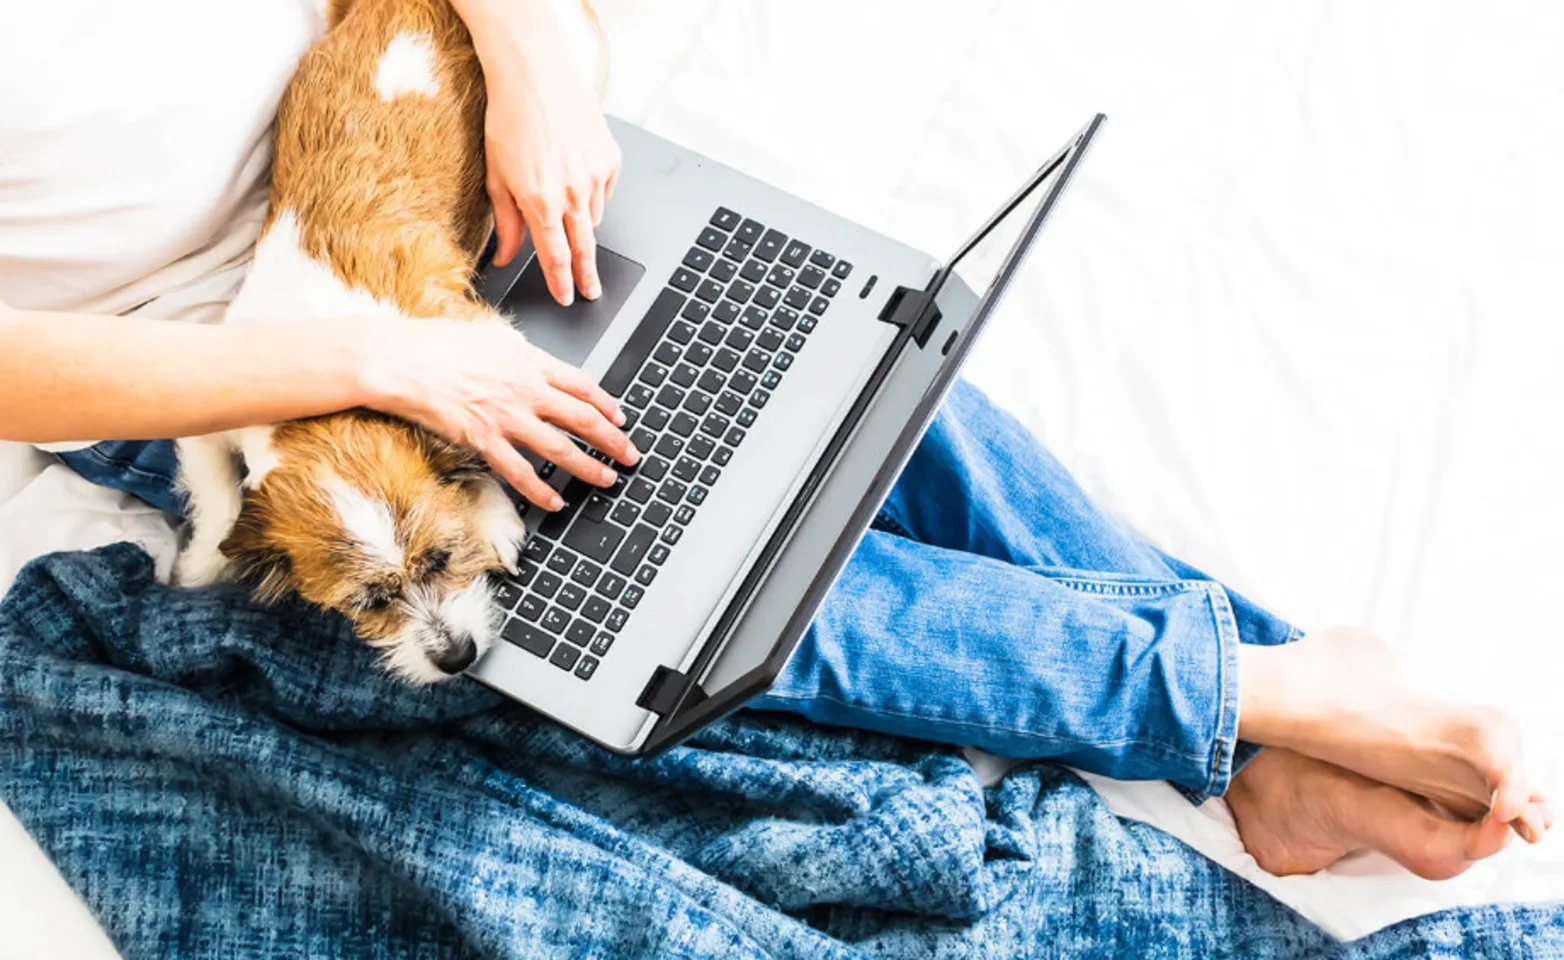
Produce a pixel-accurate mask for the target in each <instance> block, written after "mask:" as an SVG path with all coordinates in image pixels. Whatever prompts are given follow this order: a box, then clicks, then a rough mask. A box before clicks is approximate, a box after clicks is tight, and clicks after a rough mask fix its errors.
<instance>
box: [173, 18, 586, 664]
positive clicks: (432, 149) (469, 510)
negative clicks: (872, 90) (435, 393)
mask: <svg viewBox="0 0 1564 960" xmlns="http://www.w3.org/2000/svg"><path fill="white" fill-rule="evenodd" d="M556 7H557V8H560V12H561V13H563V14H565V15H567V16H574V17H576V18H578V19H579V18H583V17H584V18H585V20H584V22H586V23H587V24H588V26H589V27H590V30H591V31H592V32H593V33H594V34H595V42H596V45H597V46H598V48H599V49H598V50H597V51H596V53H597V55H598V61H597V63H588V64H583V66H584V67H585V68H587V69H588V70H589V76H593V77H594V79H595V80H596V82H597V84H598V89H599V92H600V93H601V90H602V76H603V75H602V72H601V67H600V64H601V62H602V60H601V54H602V48H603V37H602V33H601V30H600V29H598V27H597V21H596V18H595V17H594V16H592V13H591V10H590V7H587V6H586V5H585V4H584V2H583V0H557V2H556ZM580 25H581V24H580V23H577V24H574V25H573V26H577V27H579V26H580ZM578 32H579V31H578ZM485 102H486V101H485V94H484V85H483V74H482V69H481V67H480V65H479V63H478V58H477V55H476V53H475V52H474V50H473V45H472V40H471V38H470V36H469V34H468V32H467V29H466V27H465V26H464V25H463V23H462V21H461V19H460V18H459V17H458V16H457V15H456V13H455V11H454V10H453V9H452V8H451V6H450V4H449V3H448V2H447V0H331V2H330V4H329V7H328V9H327V29H326V32H325V34H324V36H323V37H322V38H321V39H320V41H319V42H318V43H316V44H315V45H314V46H313V47H312V48H311V49H310V50H309V52H308V53H306V54H305V56H304V57H303V59H302V60H301V62H300V64H299V67H298V69H297V71H296V73H295V74H294V76H293V78H292V80H291V81H290V82H289V85H288V87H287V89H286V90H285V91H284V94H283V97H282V101H281V103H280V105H279V108H278V114H277V121H276V128H275V134H274V156H273V172H272V188H271V205H270V209H269V211H268V214H267V219H266V221H265V223H264V224H263V226H262V232H261V236H260V239H259V241H258V242H257V245H256V249H255V256H254V262H253V265H252V267H251V270H250V273H249V275H248V276H247V278H246V280H245V282H244V284H243V286H242V288H241V290H240V291H239V294H238V295H237V296H236V297H235V299H234V301H233V302H232V304H231V305H230V306H229V308H228V311H227V314H226V316H225V319H224V322H226V323H266V322H274V321H281V320H301V319H310V318H326V317H335V316H343V315H349V314H355V315H370V316H375V315H386V316H389V315H395V316H402V317H410V318H434V317H446V318H460V319H464V320H467V321H470V322H473V323H508V321H507V320H506V319H505V318H504V317H502V316H501V315H499V314H498V313H496V312H495V311H494V310H492V309H490V308H489V307H488V306H487V305H485V304H483V303H481V302H480V301H479V300H478V299H477V298H476V296H475V295H474V294H473V292H472V289H471V286H470V277H471V276H472V271H473V269H474V266H475V264H476V262H477V259H478V257H479V255H480V254H481V252H482V249H483V246H484V244H485V242H486V240H487V237H488V234H489V231H490V227H491V223H492V217H491V210H490V207H489V201H488V198H487V194H486V191H485V168H484V154H483V142H484V141H483V137H484V130H483V123H484V109H485ZM176 446H177V450H178V453H179V463H180V481H179V482H180V486H181V488H182V489H183V490H184V492H185V493H186V495H187V498H188V503H189V506H190V513H191V529H190V536H189V540H188V541H187V544H186V546H185V548H184V549H183V550H182V551H181V554H180V556H179V558H178V560H177V561H176V564H175V569H174V580H175V582H176V583H178V584H180V585H184V586H199V585H204V584H209V583H213V582H217V581H221V580H227V579H241V580H245V581H248V582H250V583H252V584H253V585H254V593H255V596H256V597H257V598H258V599H259V600H261V601H266V602H270V601H273V600H276V599H278V598H280V597H282V596H284V595H286V594H288V593H296V594H298V595H299V596H301V597H303V598H304V599H305V600H307V601H309V602H310V603H313V604H315V605H316V606H318V607H320V608H323V609H325V610H331V611H336V612H337V613H340V614H342V615H343V616H345V617H347V618H348V619H349V620H350V621H351V622H352V625H353V628H354V632H355V633H356V634H357V635H358V636H359V637H361V638H362V639H364V640H365V641H367V642H368V643H369V644H370V645H372V646H374V647H376V648H378V649H380V650H381V651H383V658H382V661H383V663H384V665H385V666H386V667H387V668H388V669H390V670H391V671H392V672H393V673H395V674H396V675H398V676H400V677H402V678H404V679H406V680H408V681H410V682H413V683H429V682H434V681H438V680H442V679H445V678H447V677H450V676H453V675H455V674H458V673H460V672H461V671H462V670H464V669H466V668H467V667H468V666H469V665H471V664H472V663H473V662H474V661H475V660H476V659H477V658H478V657H479V656H481V655H482V654H483V653H484V652H485V651H486V650H487V648H488V647H489V645H490V644H492V643H493V641H494V639H495V633H496V630H497V626H498V622H499V614H500V611H499V610H498V609H497V608H496V606H495V604H494V601H493V599H492V597H491V583H490V579H489V578H490V575H491V574H494V573H497V572H499V571H509V572H512V573H514V572H515V571H516V563H517V560H518V557H519V554H520V550H521V547H522V544H523V543H524V541H525V539H526V528H525V526H524V524H523V522H522V520H521V517H520V515H519V513H518V511H517V510H516V507H515V505H514V504H513V503H512V501H511V499H510V496H509V495H508V494H507V492H506V489H505V488H504V487H503V486H502V485H501V484H500V482H499V481H498V480H497V479H495V478H494V476H493V475H492V474H490V473H489V472H488V471H487V469H486V468H485V465H484V463H483V462H482V461H481V460H480V459H479V458H478V457H477V456H476V455H475V454H473V453H471V452H470V451H468V450H466V449H465V448H462V447H459V446H457V445H455V444H452V443H449V442H447V441H445V440H443V439H441V438H440V437H438V436H436V435H434V434H432V433H430V432H428V431H425V430H423V429H422V428H419V427H417V426H414V425H412V424H410V423H406V422H404V421H401V420H398V419H395V418H392V417H388V416H383V415H380V414H376V413H372V412H368V411H361V410H354V411H348V412H344V413H340V414H335V415H331V416H324V417H317V418H313V419H307V420H298V421H291V422H287V423H281V424H276V425H272V426H265V427H253V428H245V429H240V430H233V431H228V432H226V433H219V434H211V435H207V436H202V437H192V438H185V439H181V440H179V441H178V442H177V445H176Z"/></svg>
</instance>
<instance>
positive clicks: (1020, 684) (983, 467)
mask: <svg viewBox="0 0 1564 960" xmlns="http://www.w3.org/2000/svg"><path fill="white" fill-rule="evenodd" d="M877 527H878V528H879V530H877V531H876V532H874V533H871V534H870V536H869V537H868V538H867V539H866V540H865V542H864V544H863V545H862V546H861V547H860V549H859V551H858V553H857V554H856V555H855V556H854V557H853V558H852V560H851V561H850V562H849V564H848V567H847V569H846V571H844V573H843V576H842V578H841V580H840V582H839V583H838V586H837V588H836V589H835V590H834V591H833V592H832V594H831V595H830V596H829V597H828V598H827V601H826V603H825V605H824V606H823V607H822V610H821V611H820V613H819V615H818V616H817V618H816V621H815V623H814V624H813V625H812V627H811V629H810V631H809V633H808V634H807V635H806V637H805V638H804V640H803V642H801V643H800V645H799V649H798V650H797V651H796V652H795V654H794V656H793V658H792V660H791V661H790V662H789V664H788V666H787V668H786V670H785V671H784V672H783V675H782V676H781V677H780V678H779V680H778V682H777V684H776V685H775V686H774V687H773V689H772V690H771V691H770V693H769V694H768V695H767V696H765V697H762V698H760V699H759V700H758V701H757V702H756V703H755V706H757V707H759V708H762V709H781V710H790V711H793V712H796V713H802V714H804V715H806V716H810V717H812V718H814V719H816V720H819V721H822V722H829V723H837V724H844V725H854V726H863V727H867V728H870V729H876V730H882V731H887V732H894V733H902V734H906V735H911V736H919V737H924V738H928V739H936V740H942V741H945V742H949V743H957V744H963V745H973V746H979V747H983V748H984V749H988V750H990V751H991V752H995V753H999V754H1004V755H1010V756H1023V757H1054V758H1058V759H1061V760H1065V761H1067V762H1070V763H1073V764H1075V765H1077V766H1080V767H1082V768H1083V769H1087V770H1092V771H1094V772H1099V773H1103V774H1106V775H1109V776H1115V777H1121V778H1128V777H1148V778H1162V779H1167V780H1170V781H1172V782H1174V783H1175V784H1178V785H1180V786H1181V787H1183V788H1185V789H1186V790H1187V791H1189V792H1191V793H1192V794H1193V796H1194V797H1195V798H1196V799H1199V798H1201V797H1204V796H1211V795H1220V794H1221V793H1222V792H1223V791H1224V790H1225V788H1226V786H1227V783H1228V780H1229V777H1230V775H1231V773H1232V772H1233V771H1234V770H1236V769H1237V768H1239V767H1241V766H1242V764H1243V763H1244V762H1245V761H1246V760H1247V759H1248V758H1250V757H1252V756H1253V755H1254V753H1255V749H1256V748H1254V747H1250V746H1248V745H1247V744H1243V743H1240V742H1238V740H1237V736H1238V733H1239V732H1240V731H1244V732H1246V733H1249V732H1255V739H1256V740H1257V741H1259V742H1265V743H1272V744H1277V745H1282V746H1288V747H1292V748H1293V749H1295V750H1298V751H1301V752H1304V753H1308V754H1309V755H1311V756H1315V757H1319V758H1321V759H1326V760H1329V761H1331V762H1333V763H1336V764H1339V765H1341V766H1343V767H1347V768H1349V769H1351V770H1354V771H1356V772H1357V773H1359V774H1362V775H1365V776H1369V777H1373V778H1375V779H1378V780H1382V781H1384V782H1387V783H1392V784H1395V785H1398V786H1401V787H1404V788H1406V789H1408V790H1413V791H1415V792H1418V793H1420V794H1422V795H1425V796H1434V797H1436V798H1438V799H1440V800H1441V801H1444V802H1446V803H1447V805H1450V806H1452V808H1453V809H1457V810H1458V811H1459V810H1460V801H1461V800H1463V799H1465V800H1467V801H1469V802H1471V803H1473V804H1476V805H1477V806H1476V808H1475V810H1474V809H1467V810H1464V811H1460V812H1463V813H1465V814H1467V815H1473V814H1474V813H1475V814H1480V813H1481V811H1482V810H1484V809H1486V808H1487V806H1488V805H1489V803H1490V802H1491V798H1492V797H1493V796H1495V795H1497V796H1498V797H1499V800H1500V802H1499V804H1498V805H1497V807H1496V809H1495V814H1496V815H1497V816H1498V817H1499V818H1500V819H1503V820H1511V819H1514V818H1516V817H1520V816H1525V817H1527V818H1528V820H1529V821H1530V824H1529V827H1526V828H1522V827H1519V826H1518V829H1522V831H1523V835H1528V834H1533V833H1537V832H1540V831H1539V830H1537V829H1536V828H1537V827H1538V825H1540V824H1541V823H1542V820H1543V818H1544V815H1545V809H1544V808H1543V807H1542V806H1539V805H1536V804H1530V799H1531V797H1530V794H1529V791H1528V789H1527V785H1526V781H1525V777H1524V774H1523V772H1522V770H1521V765H1520V762H1519V757H1520V754H1519V745H1518V741H1517V740H1516V738H1515V736H1514V728H1513V724H1510V723H1509V722H1508V720H1507V718H1503V717H1502V715H1497V714H1496V713H1495V712H1493V711H1486V712H1485V711H1473V710H1469V709H1464V708H1458V707H1454V706H1452V705H1449V704H1443V703H1439V702H1436V701H1431V700H1428V699H1427V698H1424V697H1420V696H1418V695H1416V694H1415V693H1413V692H1411V691H1410V690H1408V689H1407V688H1406V687H1405V685H1404V684H1402V683H1401V682H1400V681H1399V679H1398V678H1397V677H1396V676H1395V675H1394V672H1393V670H1391V669H1390V667H1389V666H1388V665H1387V664H1386V663H1385V662H1383V658H1381V657H1380V656H1379V655H1378V651H1379V650H1382V649H1383V647H1382V645H1380V646H1379V647H1377V648H1376V647H1375V645H1373V644H1369V643H1364V642H1358V643H1356V644H1347V643H1344V642H1341V641H1342V639H1343V638H1342V636H1341V634H1340V633H1339V632H1328V633H1327V634H1326V635H1322V636H1321V637H1320V638H1318V642H1310V641H1304V642H1302V643H1289V641H1293V640H1297V639H1298V638H1299V637H1300V634H1299V632H1298V631H1297V630H1295V629H1294V628H1293V627H1291V626H1290V625H1288V624H1287V623H1285V622H1284V621H1282V620H1280V619H1279V618H1276V617H1275V616H1273V615H1271V614H1270V613H1268V612H1266V611H1265V610H1264V609H1263V608H1260V607H1259V606H1257V605H1255V604H1253V603H1250V602H1249V601H1247V600H1246V599H1244V598H1243V597H1242V596H1240V595H1239V594H1237V593H1235V592H1234V591H1231V590H1228V589H1226V588H1225V587H1223V586H1221V585H1220V584H1218V583H1216V582H1214V581H1211V580H1210V579H1209V578H1207V577H1205V575H1204V574H1202V573H1200V571H1198V570H1195V569H1194V568H1192V567H1189V566H1188V565H1186V564H1183V563H1181V562H1179V561H1177V560H1175V559H1173V558H1171V557H1167V556H1166V555H1164V554H1162V553H1160V552H1158V551H1157V550H1155V549H1154V548H1152V547H1150V546H1148V545H1146V544H1145V543H1144V542H1142V541H1140V540H1139V539H1138V538H1136V537H1134V536H1133V535H1131V534H1129V533H1128V532H1127V531H1125V530H1124V529H1123V528H1122V527H1121V526H1120V525H1119V524H1118V523H1117V522H1116V521H1114V520H1113V519H1112V518H1110V517H1108V516H1107V515H1106V514H1104V513H1102V512H1101V511H1100V510H1098V509H1097V508H1096V507H1095V505H1093V504H1092V503H1091V501H1090V500H1089V498H1087V497H1086V495H1085V494H1084V492H1082V491H1081V490H1080V488H1079V487H1078V486H1077V485H1076V484H1075V482H1074V481H1073V479H1072V478H1071V477H1070V476H1069V474H1068V473H1067V472H1066V471H1065V470H1064V468H1063V467H1062V466H1060V465H1059V463H1058V462H1057V461H1056V460H1054V459H1053V458H1052V457H1051V456H1049V455H1048V453H1047V452H1046V451H1045V450H1044V449H1043V448H1042V446H1041V445H1040V444H1039V443H1038V442H1037V441H1036V440H1035V439H1034V438H1033V437H1031V435H1030V434H1028V433H1027V432H1026V430H1025V429H1024V428H1023V427H1021V426H1020V424H1018V423H1017V422H1016V421H1015V420H1014V419H1013V418H1011V417H1009V416H1008V415H1006V414H1004V413H1003V412H1002V411H999V410H998V409H997V408H996V407H994V406H993V405H992V404H991V403H990V402H988V400H987V399H986V398H985V397H983V395H982V394H981V393H979V392H978V391H977V390H976V389H974V388H971V387H969V386H966V385H959V386H958V387H957V388H956V390H955V391H953V393H952V395H951V397H950V400H949V402H948V403H947V404H946V406H945V408H944V409H943V410H942V412H941V414H940V416H939V417H938V418H937V420H936V422H935V423H934V424H933V426H932V427H931V429H930V431H929V434H928V435H927V437H926V438H925V440H924V442H923V444H922V445H921V446H920V447H919V448H918V450H917V451H916V453H915V454H914V456H913V457H912V459H911V461H910V462H909V464H908V467H907V469H906V471H904V473H903V475H902V477H901V478H900V480H899V482H898V484H897V486H896V488H895V489H894V491H893V492H892V494H891V496H890V497H889V498H888V500H887V503H886V505H885V509H884V511H883V512H882V514H881V516H880V518H879V519H878V521H877ZM888 534H895V535H888ZM1197 610H1198V612H1197ZM1241 677H1245V678H1247V679H1243V680H1241V679H1240V678H1241ZM1344 678H1345V679H1344ZM1348 680H1350V681H1351V682H1347V681H1348ZM1240 691H1241V695H1240ZM1398 742H1399V746H1397V744H1398ZM1528 838H1530V837H1529V836H1528Z"/></svg>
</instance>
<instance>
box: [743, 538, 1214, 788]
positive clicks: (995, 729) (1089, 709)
mask: <svg viewBox="0 0 1564 960" xmlns="http://www.w3.org/2000/svg"><path fill="white" fill-rule="evenodd" d="M1045 569H1049V568H1029V567H1021V566H1017V565H1015V564H1012V563H1007V562H1005V561H1002V560H996V559H993V558H990V557H984V556H978V555H976V554H972V553H966V552H963V551H960V550H950V549H946V548H942V547H937V546H932V545H929V544H923V543H918V542H916V541H913V540H910V539H908V538H906V537H902V536H897V535H895V534H891V533H888V532H886V531H883V530H874V531H871V532H870V533H869V534H868V535H867V536H866V537H865V538H864V541H863V542H862V543H861V544H860V545H859V547H858V550H857V552H856V553H855V554H854V555H853V557H852V559H851V560H850V561H849V562H848V564H847V567H846V569H845V570H844V572H843V574H842V576H841V578H840V579H839V580H838V581H837V583H836V585H835V587H834V588H833V590H832V592H831V594H830V596H829V598H828V600H827V602H826V603H825V604H824V605H823V606H822V608H821V610H820V611H819V612H818V613H817V614H816V617H815V620H814V622H813V623H812V624H811V625H810V628H809V631H808V633H807V634H806V636H805V638H804V639H803V641H801V642H800V644H799V647H798V649H797V650H795V652H794V654H793V657H792V659H791V660H790V661H789V663H788V665H787V667H786V669H785V670H784V671H783V674H782V676H781V677H779V678H778V680H777V682H776V684H774V685H773V686H772V688H771V689H770V690H769V691H768V692H767V693H766V694H765V695H763V696H762V697H760V698H758V699H757V700H756V701H754V702H753V703H752V704H751V705H752V706H753V707H755V708H758V709H773V710H787V711H790V712H794V713H799V714H802V715H804V716H807V717H809V718H811V719H813V720H815V721H817V722H821V723H829V724H836V725H840V726H854V727H861V728H865V729H871V730H878V731H881V732H885V733H894V734H899V735H904V736H912V737H918V738H921V739H926V740H934V741H940V742H944V743H952V744H960V745H968V746H975V747H979V748H981V749H984V750H988V751H990V752H992V753H996V754H999V755H1002V756H1009V757H1023V758H1042V757H1047V758H1054V759H1058V760H1060V761H1063V762H1066V763H1070V764H1073V765H1075V766H1078V767H1081V768H1083V769H1087V770H1091V771H1093V772H1097V773H1102V774H1104V775H1107V776H1112V777H1117V778H1120V779H1166V780H1170V781H1173V782H1174V783H1176V784H1179V785H1180V786H1182V787H1184V788H1186V789H1188V790H1191V791H1194V792H1196V793H1197V794H1199V795H1201V796H1210V795H1219V794H1220V793H1221V792H1222V791H1223V790H1225V789H1226V785H1227V781H1228V778H1229V776H1230V772H1231V762H1232V749H1231V748H1232V745H1233V743H1234V742H1235V738H1236V733H1237V706H1238V703H1237V700H1236V699H1235V698H1236V693H1237V686H1236V682H1235V681H1234V679H1233V677H1232V673H1233V671H1234V669H1235V668H1236V663H1235V660H1234V656H1233V653H1234V650H1235V649H1236V647H1237V628H1236V624H1235V621H1234V619H1233V614H1232V610H1231V607H1230V606H1229V604H1228V601H1227V597H1226V595H1225V593H1224V592H1223V591H1222V589H1221V587H1220V586H1218V585H1216V584H1212V583H1209V582H1205V581H1189V580H1162V581H1154V580H1150V579H1147V578H1144V577H1136V576H1129V575H1117V576H1116V575H1112V574H1108V575H1086V574H1075V573H1070V574H1064V573H1046V572H1045ZM1054 569H1056V568H1054Z"/></svg>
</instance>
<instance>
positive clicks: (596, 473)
mask: <svg viewBox="0 0 1564 960" xmlns="http://www.w3.org/2000/svg"><path fill="white" fill-rule="evenodd" d="M528 420H529V422H528V423H526V424H525V425H523V426H522V427H521V429H519V430H517V431H516V434H515V437H514V439H515V440H516V442H518V443H520V444H521V445H522V446H524V447H526V448H527V449H528V450H531V451H532V452H533V453H535V454H537V455H538V456H540V457H542V458H544V459H545V460H549V461H551V462H552V463H553V464H554V465H555V466H557V467H559V469H561V470H563V471H565V472H566V473H568V474H570V475H571V476H572V477H576V478H577V479H580V480H585V481H586V482H587V483H592V484H596V485H597V486H600V487H606V486H608V485H609V484H611V483H613V482H614V478H615V476H616V474H615V473H614V470H613V468H612V467H607V466H604V465H603V464H601V463H599V462H597V461H596V460H594V459H592V458H591V457H589V456H587V455H586V452H585V451H583V450H582V449H581V448H580V447H578V446H576V444H575V442H574V441H573V440H571V439H570V437H568V436H566V435H565V434H564V433H562V432H560V431H559V430H557V429H555V428H554V427H552V426H550V425H548V424H547V423H544V422H543V421H542V420H536V419H532V418H528Z"/></svg>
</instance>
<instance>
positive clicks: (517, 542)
mask: <svg viewBox="0 0 1564 960" xmlns="http://www.w3.org/2000/svg"><path fill="white" fill-rule="evenodd" d="M485 527H486V528H487V534H488V537H489V543H490V544H492V545H493V546H494V552H495V553H497V554H499V555H500V563H501V564H502V565H503V566H504V567H505V571H506V572H507V573H515V572H517V570H519V569H520V564H521V548H522V547H524V546H526V545H527V525H526V524H525V523H524V522H522V519H521V517H519V516H517V515H516V509H515V508H514V507H512V508H511V509H510V511H509V516H496V517H493V518H492V519H489V520H488V522H487V523H485Z"/></svg>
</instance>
